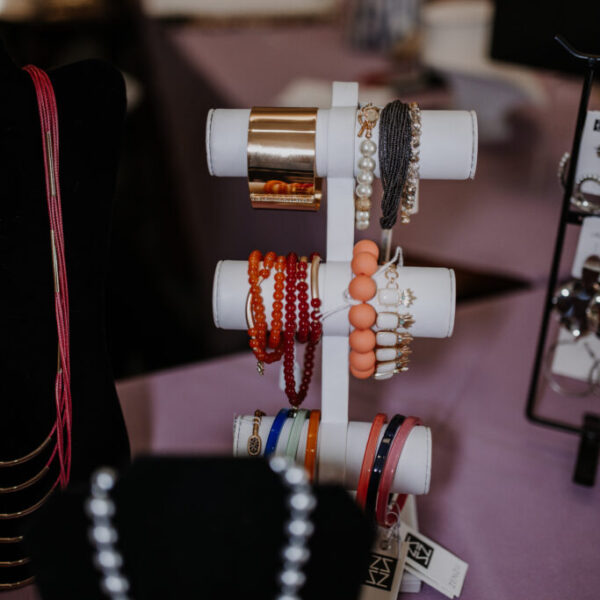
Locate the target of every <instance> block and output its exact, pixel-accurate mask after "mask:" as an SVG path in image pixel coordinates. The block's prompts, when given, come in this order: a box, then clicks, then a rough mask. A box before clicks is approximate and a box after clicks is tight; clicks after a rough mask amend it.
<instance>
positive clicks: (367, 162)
mask: <svg viewBox="0 0 600 600" xmlns="http://www.w3.org/2000/svg"><path fill="white" fill-rule="evenodd" d="M357 118H358V123H359V124H360V126H361V127H360V130H359V132H358V137H359V138H360V137H362V135H363V133H364V134H365V138H366V139H365V140H363V141H362V142H361V144H360V153H361V157H360V159H359V161H358V169H359V171H358V173H357V174H356V188H355V194H356V200H355V209H356V210H355V213H354V217H355V225H356V229H367V228H368V227H369V219H370V216H371V196H372V195H373V180H374V179H375V175H374V174H373V172H374V171H375V164H376V163H375V159H374V158H373V155H374V154H375V153H376V152H377V144H375V142H374V141H373V140H372V139H371V136H372V130H373V129H374V127H375V125H376V124H377V120H378V119H379V107H377V106H373V104H372V103H370V102H369V103H368V104H365V106H363V107H362V108H361V109H360V110H359V111H358V115H357Z"/></svg>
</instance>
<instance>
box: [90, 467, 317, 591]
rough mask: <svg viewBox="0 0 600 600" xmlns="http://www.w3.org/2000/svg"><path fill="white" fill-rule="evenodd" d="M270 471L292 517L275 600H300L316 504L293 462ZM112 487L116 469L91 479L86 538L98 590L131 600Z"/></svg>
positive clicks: (104, 469) (101, 471) (287, 525)
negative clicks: (282, 489)
mask: <svg viewBox="0 0 600 600" xmlns="http://www.w3.org/2000/svg"><path fill="white" fill-rule="evenodd" d="M269 467H270V468H271V470H272V471H273V472H274V473H276V474H277V475H279V476H280V478H281V481H282V483H283V485H284V486H285V487H286V488H287V489H288V490H289V493H288V496H287V499H286V505H287V507H288V509H289V511H290V516H289V520H288V521H286V523H285V524H284V530H285V535H286V543H285V545H284V547H283V549H282V551H281V556H282V558H283V561H284V563H283V569H282V570H281V572H280V573H279V575H278V577H277V583H278V586H279V593H278V595H277V596H276V600H300V597H299V596H298V591H299V590H300V588H301V587H302V586H303V585H304V583H305V581H306V576H305V575H304V572H303V571H302V567H303V566H304V565H305V564H306V562H307V561H308V559H309V557H310V551H309V549H308V540H309V539H310V537H311V535H312V533H313V531H314V525H313V523H312V521H311V519H310V516H311V514H312V512H313V510H314V509H315V506H316V504H317V500H316V498H315V495H314V494H313V491H312V489H311V486H310V483H309V480H308V475H307V473H306V471H305V470H304V469H303V468H302V467H300V466H297V465H296V464H294V461H292V460H291V459H289V458H287V457H284V456H276V457H274V458H272V459H271V460H270V461H269ZM116 482H117V473H116V471H115V470H114V469H111V468H109V467H102V468H100V469H98V470H97V471H96V472H95V473H94V474H93V475H92V482H91V492H90V497H89V498H88V499H87V500H86V503H85V511H86V513H87V515H88V516H89V517H90V520H91V522H92V525H91V527H90V529H89V531H88V534H89V539H90V542H91V544H92V547H93V549H94V556H93V561H94V566H95V567H96V569H97V570H98V571H99V573H100V588H101V589H102V591H103V592H104V593H105V594H106V596H108V597H109V598H110V600H131V596H130V595H129V590H130V587H131V586H130V583H129V580H128V579H127V577H126V576H125V575H124V574H123V571H122V567H123V562H124V561H123V555H122V554H121V552H120V551H119V550H118V548H117V545H116V544H117V542H118V540H119V534H118V532H117V530H116V528H115V527H114V525H113V522H112V519H113V517H114V515H115V512H116V506H115V503H114V501H113V500H112V499H111V497H110V492H111V491H112V490H113V488H114V486H115V484H116Z"/></svg>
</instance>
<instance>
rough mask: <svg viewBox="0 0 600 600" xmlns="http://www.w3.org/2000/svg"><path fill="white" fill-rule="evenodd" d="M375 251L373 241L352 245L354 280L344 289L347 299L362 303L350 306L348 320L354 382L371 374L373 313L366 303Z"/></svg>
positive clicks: (374, 287)
mask: <svg viewBox="0 0 600 600" xmlns="http://www.w3.org/2000/svg"><path fill="white" fill-rule="evenodd" d="M378 256H379V248H378V247H377V244H375V242H372V241H370V240H361V241H360V242H358V243H357V244H356V245H355V246H354V251H353V259H352V272H353V273H354V275H355V277H354V279H353V280H352V281H351V282H350V285H349V286H348V291H349V293H350V296H352V298H354V299H355V300H362V303H361V304H357V305H355V306H352V307H351V309H350V311H349V313H348V319H349V320H350V324H351V325H352V326H353V327H354V331H353V332H352V333H351V334H350V347H351V348H352V351H351V352H350V372H351V373H352V375H354V376H355V377H357V378H358V379H366V378H367V377H370V376H371V375H373V373H374V372H375V360H376V358H375V352H374V349H375V342H376V339H375V334H374V333H373V331H371V327H372V326H373V325H374V324H375V320H376V317H377V315H376V312H375V309H374V308H373V307H372V306H371V305H370V304H366V301H367V300H370V299H371V298H373V297H374V296H375V294H376V293H377V284H376V283H375V281H374V280H373V278H372V277H371V276H372V275H373V274H374V273H375V272H376V271H377V258H378Z"/></svg>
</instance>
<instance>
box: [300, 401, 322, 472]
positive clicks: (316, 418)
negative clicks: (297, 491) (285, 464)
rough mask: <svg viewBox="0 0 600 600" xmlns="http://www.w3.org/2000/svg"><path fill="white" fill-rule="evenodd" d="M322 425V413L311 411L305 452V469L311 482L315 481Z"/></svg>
mask: <svg viewBox="0 0 600 600" xmlns="http://www.w3.org/2000/svg"><path fill="white" fill-rule="evenodd" d="M320 423H321V411H320V410H311V411H310V418H309V419H308V434H307V436H306V450H305V452H304V468H305V469H306V471H307V473H308V477H309V479H310V481H311V482H312V481H314V479H315V467H316V466H317V450H318V441H319V439H318V438H319V425H320Z"/></svg>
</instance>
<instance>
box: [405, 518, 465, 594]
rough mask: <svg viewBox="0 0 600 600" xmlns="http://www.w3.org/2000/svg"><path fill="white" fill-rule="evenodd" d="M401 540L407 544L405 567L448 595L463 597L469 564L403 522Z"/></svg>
mask: <svg viewBox="0 0 600 600" xmlns="http://www.w3.org/2000/svg"><path fill="white" fill-rule="evenodd" d="M400 539H401V540H402V541H403V542H405V543H407V544H408V555H407V557H406V564H405V566H404V568H405V569H406V570H407V571H408V572H409V573H412V574H413V575H415V576H416V577H418V578H419V579H420V580H421V581H423V582H424V583H427V584H428V585H430V586H431V587H433V588H435V589H436V590H438V591H439V592H441V593H442V594H444V595H446V596H448V598H455V597H458V596H460V593H461V591H462V586H463V583H464V581H465V576H466V574H467V569H468V568H469V565H468V564H467V563H466V562H465V561H463V560H461V559H460V558H458V557H457V556H454V554H452V553H451V552H449V551H448V550H446V549H445V548H442V547H441V546H440V545H439V544H436V543H435V542H434V541H433V540H430V539H429V538H427V537H425V536H424V535H423V534H421V533H419V532H418V531H416V530H415V529H413V528H412V527H409V526H408V525H406V523H403V522H402V521H401V522H400Z"/></svg>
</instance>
